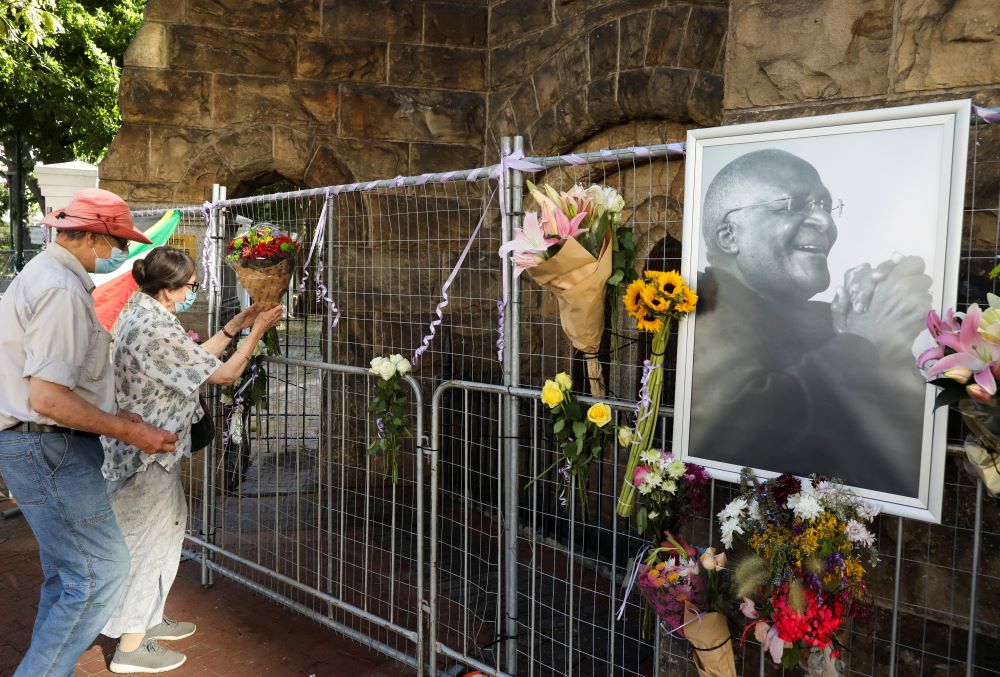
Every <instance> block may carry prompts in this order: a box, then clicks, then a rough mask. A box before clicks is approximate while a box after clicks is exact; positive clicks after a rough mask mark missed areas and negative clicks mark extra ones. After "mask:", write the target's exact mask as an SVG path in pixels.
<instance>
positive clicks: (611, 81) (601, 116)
mask: <svg viewBox="0 0 1000 677" xmlns="http://www.w3.org/2000/svg"><path fill="white" fill-rule="evenodd" d="M617 82H618V75H606V76H604V77H603V78H600V79H597V80H593V81H592V82H590V83H589V84H588V85H587V111H588V113H589V115H590V118H591V119H592V120H593V121H594V122H595V123H596V124H597V125H599V126H601V127H606V126H608V125H612V124H616V123H618V122H619V121H620V120H622V118H623V117H624V115H625V113H624V112H623V111H622V108H621V106H620V105H619V102H618V97H617V96H616V88H617Z"/></svg>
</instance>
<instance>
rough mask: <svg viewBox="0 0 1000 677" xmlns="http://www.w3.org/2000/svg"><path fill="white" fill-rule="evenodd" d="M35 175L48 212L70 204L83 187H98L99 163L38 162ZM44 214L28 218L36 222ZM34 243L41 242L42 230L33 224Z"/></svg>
mask: <svg viewBox="0 0 1000 677" xmlns="http://www.w3.org/2000/svg"><path fill="white" fill-rule="evenodd" d="M35 177H36V178H37V179H38V187H39V189H40V190H41V192H42V197H43V198H44V199H45V208H44V210H43V211H44V213H45V214H48V213H49V212H51V211H52V210H53V209H59V208H60V207H65V206H66V205H67V204H69V201H70V198H72V197H73V194H74V193H76V191H78V190H80V189H81V188H97V187H98V182H99V181H98V178H97V165H92V164H90V163H88V162H83V161H82V160H73V161H72V162H58V163H56V164H52V165H46V164H42V163H38V164H37V165H35ZM41 216H42V215H40V214H39V215H33V216H32V218H30V219H29V220H28V222H29V223H32V224H34V222H35V221H37V220H38V219H40V218H41ZM30 233H31V242H32V244H39V243H40V242H41V232H40V230H39V228H38V227H36V226H34V225H32V226H31V228H30Z"/></svg>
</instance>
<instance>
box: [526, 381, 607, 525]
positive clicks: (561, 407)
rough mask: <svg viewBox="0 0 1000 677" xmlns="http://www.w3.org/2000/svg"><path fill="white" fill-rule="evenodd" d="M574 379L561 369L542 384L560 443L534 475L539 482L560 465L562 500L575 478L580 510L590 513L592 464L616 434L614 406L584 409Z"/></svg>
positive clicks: (594, 405) (598, 405)
mask: <svg viewBox="0 0 1000 677" xmlns="http://www.w3.org/2000/svg"><path fill="white" fill-rule="evenodd" d="M572 389H573V379H572V378H570V376H569V374H567V373H565V372H560V373H558V374H556V376H555V379H551V380H547V381H545V385H543V386H542V402H544V403H545V405H546V406H547V407H548V408H549V414H550V417H551V421H552V435H553V437H554V438H555V440H556V443H557V444H558V445H559V458H557V459H556V461H555V463H553V464H552V465H551V466H549V467H548V468H546V469H545V470H544V471H543V472H542V473H541V475H539V476H538V477H536V478H534V479H533V480H532V481H531V483H534V482H536V481H537V480H538V479H539V478H540V477H542V476H544V475H545V474H546V473H548V472H549V471H550V470H552V469H553V468H558V473H559V484H560V490H561V491H560V497H559V500H560V503H562V504H563V505H566V504H567V502H568V501H567V499H566V489H567V485H569V484H571V483H572V480H575V481H576V491H577V497H578V499H579V505H580V512H581V513H582V514H583V515H584V517H586V516H587V513H588V502H587V491H588V489H589V486H590V464H591V462H592V461H594V460H596V459H598V458H600V456H601V454H602V453H603V451H604V447H605V446H606V445H607V444H608V443H609V442H610V441H611V440H612V439H613V438H614V436H615V430H616V429H615V427H614V426H613V425H611V407H609V406H608V405H606V404H603V403H596V404H592V405H591V406H590V407H588V408H586V410H585V409H584V405H583V404H581V403H580V402H578V401H577V400H576V399H575V398H574V397H573V393H572ZM531 483H529V486H530V485H531Z"/></svg>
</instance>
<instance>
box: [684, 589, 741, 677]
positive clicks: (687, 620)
mask: <svg viewBox="0 0 1000 677" xmlns="http://www.w3.org/2000/svg"><path fill="white" fill-rule="evenodd" d="M684 634H685V636H686V637H687V640H688V641H689V642H691V646H692V647H694V665H695V667H696V668H698V674H699V675H701V677H736V659H735V658H734V657H733V641H732V638H731V637H730V635H729V623H728V622H727V621H726V617H725V616H723V615H722V614H720V613H718V612H717V611H710V612H708V613H705V614H702V615H701V617H700V618H699V617H698V611H697V609H695V608H694V607H692V606H691V605H690V604H685V607H684Z"/></svg>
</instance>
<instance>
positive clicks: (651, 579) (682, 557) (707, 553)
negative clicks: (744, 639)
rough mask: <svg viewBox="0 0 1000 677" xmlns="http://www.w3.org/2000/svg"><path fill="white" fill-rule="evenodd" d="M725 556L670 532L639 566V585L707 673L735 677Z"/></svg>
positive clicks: (706, 676)
mask: <svg viewBox="0 0 1000 677" xmlns="http://www.w3.org/2000/svg"><path fill="white" fill-rule="evenodd" d="M726 563H727V562H726V554H725V553H716V552H715V549H714V548H707V549H702V550H698V549H696V548H694V547H692V546H691V545H689V544H688V543H686V542H685V541H684V539H682V538H681V537H679V536H674V535H673V534H670V533H667V534H666V539H665V540H664V541H663V543H662V544H661V546H660V547H658V548H656V549H654V550H652V551H650V553H649V555H648V556H646V558H645V559H644V560H643V561H642V563H641V564H640V565H639V569H638V578H637V583H638V586H639V591H640V592H641V593H642V596H643V598H644V599H645V600H646V603H647V604H648V605H649V608H651V609H652V610H653V611H654V612H655V613H656V615H657V617H658V618H659V619H660V620H661V621H662V622H663V623H664V624H665V625H667V626H668V627H669V629H670V630H671V631H672V632H673V633H675V634H677V635H678V636H680V637H682V638H684V639H687V640H688V641H689V642H690V643H691V645H692V646H693V647H694V649H695V654H694V661H695V666H696V667H697V669H698V674H700V675H702V676H703V677H736V661H735V659H734V657H733V644H732V642H731V641H730V635H729V624H728V622H727V621H726V616H725V611H726V609H727V608H728V607H729V605H730V598H731V594H730V590H729V582H728V579H727V577H726V575H725V573H724V570H725V568H726Z"/></svg>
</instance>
